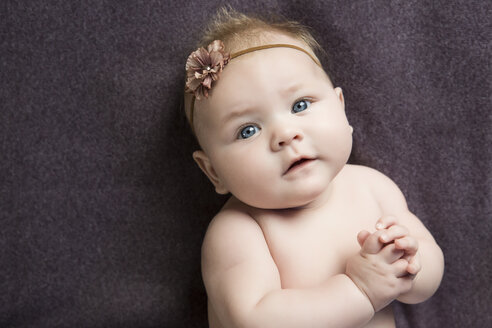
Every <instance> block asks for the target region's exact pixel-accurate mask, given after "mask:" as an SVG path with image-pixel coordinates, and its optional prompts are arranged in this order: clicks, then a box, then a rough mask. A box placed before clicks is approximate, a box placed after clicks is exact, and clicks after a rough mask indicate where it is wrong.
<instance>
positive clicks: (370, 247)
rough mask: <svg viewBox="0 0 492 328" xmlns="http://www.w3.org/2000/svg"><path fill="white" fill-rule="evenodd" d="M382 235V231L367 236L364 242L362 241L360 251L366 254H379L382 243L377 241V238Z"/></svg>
mask: <svg viewBox="0 0 492 328" xmlns="http://www.w3.org/2000/svg"><path fill="white" fill-rule="evenodd" d="M383 233H384V231H376V232H375V233H372V234H370V235H369V236H367V238H366V240H365V241H364V245H362V251H363V252H365V253H367V254H377V253H379V251H380V250H381V248H382V247H383V243H381V242H380V241H379V238H380V237H381V234H383ZM359 234H360V233H359Z"/></svg>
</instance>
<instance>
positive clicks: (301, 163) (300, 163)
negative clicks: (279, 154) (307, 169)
mask: <svg viewBox="0 0 492 328" xmlns="http://www.w3.org/2000/svg"><path fill="white" fill-rule="evenodd" d="M312 161H314V159H313V158H301V159H298V160H296V161H294V162H293V163H292V164H291V165H290V166H289V168H288V169H287V171H285V173H284V175H285V174H287V173H290V172H292V171H294V170H296V169H298V168H301V167H304V166H305V165H307V164H308V163H310V162H312Z"/></svg>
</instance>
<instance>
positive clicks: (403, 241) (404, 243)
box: [395, 236, 419, 255]
mask: <svg viewBox="0 0 492 328" xmlns="http://www.w3.org/2000/svg"><path fill="white" fill-rule="evenodd" d="M395 245H396V248H398V249H402V250H404V251H405V253H406V254H409V255H413V254H415V253H417V250H418V249H419V243H418V241H417V240H416V239H415V238H413V237H410V236H406V237H403V238H399V239H396V240H395Z"/></svg>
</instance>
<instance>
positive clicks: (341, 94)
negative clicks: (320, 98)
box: [335, 87, 345, 109]
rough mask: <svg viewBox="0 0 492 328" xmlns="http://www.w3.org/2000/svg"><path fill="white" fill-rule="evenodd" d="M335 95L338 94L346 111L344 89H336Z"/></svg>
mask: <svg viewBox="0 0 492 328" xmlns="http://www.w3.org/2000/svg"><path fill="white" fill-rule="evenodd" d="M335 93H336V94H337V96H338V99H339V100H340V103H341V104H342V106H343V108H344V109H345V99H344V98H343V91H342V88H340V87H336V88H335Z"/></svg>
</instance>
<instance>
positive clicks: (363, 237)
mask: <svg viewBox="0 0 492 328" xmlns="http://www.w3.org/2000/svg"><path fill="white" fill-rule="evenodd" d="M370 235H371V233H370V232H369V231H367V230H362V231H361V232H359V233H358V234H357V241H358V242H359V245H360V247H362V246H363V245H364V242H365V241H366V239H367V237H369V236H370Z"/></svg>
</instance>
